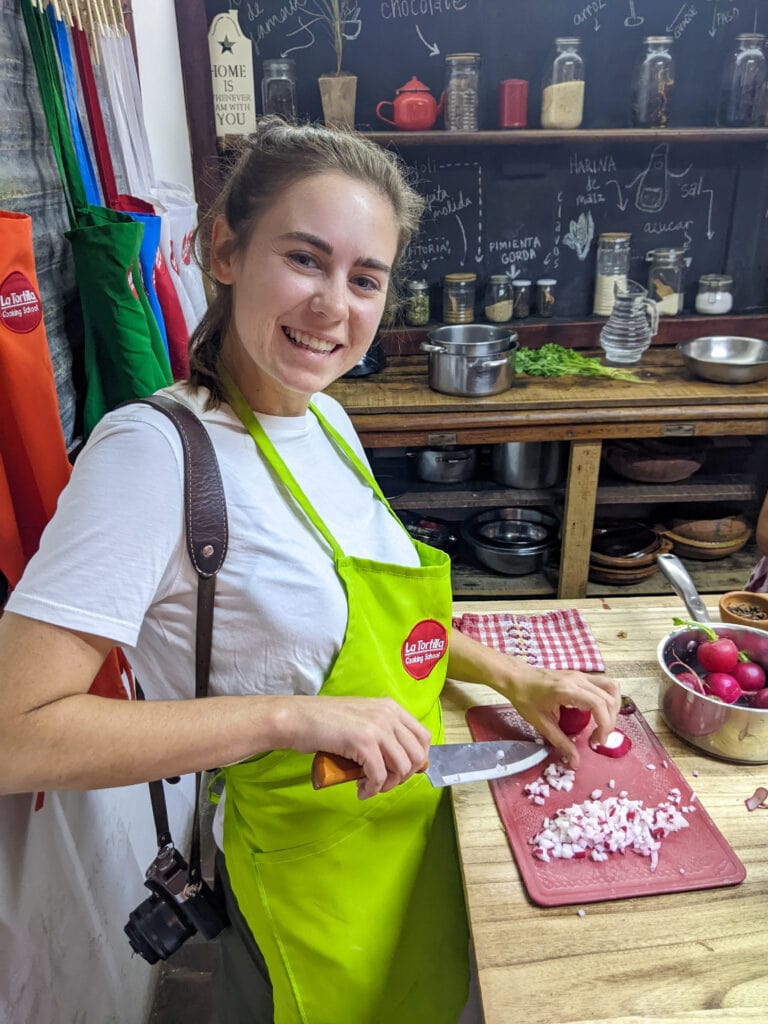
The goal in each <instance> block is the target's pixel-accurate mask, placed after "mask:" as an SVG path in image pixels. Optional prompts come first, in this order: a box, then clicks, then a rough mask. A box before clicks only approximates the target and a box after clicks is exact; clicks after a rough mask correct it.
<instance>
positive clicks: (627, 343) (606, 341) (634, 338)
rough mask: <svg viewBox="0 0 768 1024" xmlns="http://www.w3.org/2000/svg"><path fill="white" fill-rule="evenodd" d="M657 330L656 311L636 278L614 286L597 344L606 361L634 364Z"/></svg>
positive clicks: (657, 313) (652, 302)
mask: <svg viewBox="0 0 768 1024" xmlns="http://www.w3.org/2000/svg"><path fill="white" fill-rule="evenodd" d="M658 329H659V311H658V309H657V308H656V303H655V302H654V301H653V300H652V299H649V298H648V292H647V291H646V289H645V288H643V287H642V285H639V284H638V283H637V282H636V281H627V284H626V286H624V287H621V286H620V285H618V284H616V285H615V286H614V302H613V309H612V310H611V315H610V316H609V317H608V321H607V323H606V325H605V327H604V328H603V329H602V331H601V332H600V345H601V347H602V348H603V350H604V352H605V356H606V360H607V361H608V362H609V363H614V364H620V365H626V364H627V363H636V362H638V361H639V359H640V356H641V355H642V354H643V352H645V350H646V349H647V348H648V346H649V345H650V344H651V338H652V337H653V336H654V334H656V332H657V330H658Z"/></svg>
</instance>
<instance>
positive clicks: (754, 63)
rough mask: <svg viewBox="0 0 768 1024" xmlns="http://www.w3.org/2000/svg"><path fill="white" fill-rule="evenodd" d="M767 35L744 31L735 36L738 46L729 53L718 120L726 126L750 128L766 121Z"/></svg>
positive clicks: (719, 123)
mask: <svg viewBox="0 0 768 1024" xmlns="http://www.w3.org/2000/svg"><path fill="white" fill-rule="evenodd" d="M764 44H765V36H764V35H760V33H758V32H744V33H742V34H741V35H738V36H736V49H735V50H734V51H733V53H732V54H731V55H730V56H729V57H728V60H727V61H726V64H725V68H724V70H723V79H722V84H721V87H720V104H719V106H718V110H717V123H718V125H720V126H722V127H725V128H751V127H752V126H753V125H759V124H762V122H763V115H764V113H765V83H766V75H767V73H768V71H767V68H766V60H765V54H764V53H763V45H764Z"/></svg>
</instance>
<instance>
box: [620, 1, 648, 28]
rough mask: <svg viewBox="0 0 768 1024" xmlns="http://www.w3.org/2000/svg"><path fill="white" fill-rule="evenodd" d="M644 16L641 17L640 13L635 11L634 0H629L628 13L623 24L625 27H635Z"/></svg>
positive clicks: (640, 22)
mask: <svg viewBox="0 0 768 1024" xmlns="http://www.w3.org/2000/svg"><path fill="white" fill-rule="evenodd" d="M644 21H645V18H641V17H640V15H639V14H638V13H637V12H636V11H635V0H629V14H628V16H627V17H626V18H625V19H624V24H625V25H626V27H627V28H637V27H638V26H639V25H642V24H643V22H644Z"/></svg>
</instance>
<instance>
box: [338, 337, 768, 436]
mask: <svg viewBox="0 0 768 1024" xmlns="http://www.w3.org/2000/svg"><path fill="white" fill-rule="evenodd" d="M585 354H587V355H597V354H598V353H596V352H588V353H585ZM635 372H636V373H637V375H638V376H639V377H641V378H642V379H643V380H644V381H645V383H643V384H632V383H625V382H623V381H618V380H612V379H609V378H601V377H574V376H569V377H558V378H542V377H527V376H522V375H521V376H518V377H517V378H516V380H515V383H514V385H513V386H512V387H511V388H510V389H508V390H507V391H503V392H501V393H500V394H498V395H487V396H484V397H474V398H467V397H457V396H453V395H443V394H441V393H439V392H437V391H433V390H432V389H431V388H430V387H429V384H428V367H427V356H426V355H423V354H422V355H415V356H413V355H411V356H394V357H389V360H388V364H387V366H386V367H385V368H384V369H383V370H382V371H381V372H379V373H376V374H373V375H371V376H369V377H358V378H346V379H344V378H342V379H341V380H338V381H336V382H335V383H334V384H333V385H331V387H329V388H328V393H329V394H331V395H333V397H334V398H336V399H338V401H340V402H341V404H342V405H343V406H344V408H345V409H346V410H347V412H348V413H349V414H350V416H351V417H352V420H353V422H354V423H355V426H356V428H357V429H358V430H359V431H360V432H361V433H365V432H374V431H381V432H382V433H385V432H387V431H392V432H401V433H402V432H403V431H405V430H407V429H408V428H409V426H412V427H414V428H415V427H417V426H423V427H424V428H425V429H429V430H433V431H439V430H444V431H449V430H456V429H468V428H472V427H480V426H482V425H485V426H489V425H494V424H498V425H500V426H515V427H523V428H524V427H526V426H527V427H531V428H534V429H540V428H541V427H557V426H560V427H561V428H563V431H562V432H563V436H565V437H567V436H569V433H568V428H570V427H573V428H575V429H576V431H578V427H579V425H583V424H605V425H606V426H608V427H610V426H612V425H617V426H618V427H619V428H620V427H621V425H622V424H624V425H627V426H628V427H631V428H632V429H633V431H634V436H639V435H638V434H637V424H638V423H644V422H648V421H651V420H661V421H663V422H665V423H666V422H669V423H681V422H686V421H693V422H696V421H698V424H699V426H698V429H697V430H696V431H695V432H696V433H702V432H706V430H705V425H706V423H707V422H708V421H710V420H711V421H713V423H714V428H715V429H714V430H713V432H714V433H717V432H720V433H722V432H723V425H724V424H727V423H728V422H729V421H732V420H738V421H741V425H740V426H739V431H740V432H744V433H749V432H758V433H760V432H763V431H761V430H760V429H758V430H756V431H753V429H752V428H753V426H754V424H752V425H750V424H747V423H745V422H744V421H748V420H753V421H760V420H762V421H763V423H765V421H766V418H768V379H766V380H762V381H757V382H756V383H753V384H738V385H737V384H715V383H711V382H709V381H704V380H699V379H698V378H695V377H693V376H692V375H691V374H690V373H689V372H688V371H687V370H686V369H685V367H684V365H683V361H682V358H681V356H680V354H679V353H678V352H677V350H676V349H675V348H674V347H664V346H658V347H654V346H652V347H651V348H650V349H648V351H647V352H646V353H645V354H644V355H643V357H642V359H641V361H640V363H639V364H638V366H637V368H636V369H635ZM692 432H693V431H692ZM407 443H413V442H411V441H408V442H407ZM446 443H448V442H446Z"/></svg>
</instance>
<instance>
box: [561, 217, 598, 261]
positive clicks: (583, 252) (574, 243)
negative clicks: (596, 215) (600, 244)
mask: <svg viewBox="0 0 768 1024" xmlns="http://www.w3.org/2000/svg"><path fill="white" fill-rule="evenodd" d="M594 237H595V222H594V221H593V220H592V214H591V213H590V212H589V211H587V213H580V214H579V219H578V220H577V221H573V220H572V221H571V224H570V227H569V229H568V234H567V235H566V236H565V238H564V239H563V245H567V246H568V248H569V249H573V251H574V252H575V253H576V255H577V256H578V258H579V259H580V260H582V261H583V260H585V259H586V258H587V256H588V255H589V249H590V246H591V245H592V240H593V239H594Z"/></svg>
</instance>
